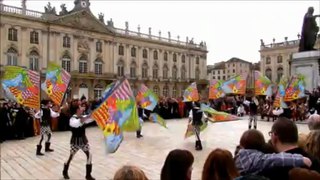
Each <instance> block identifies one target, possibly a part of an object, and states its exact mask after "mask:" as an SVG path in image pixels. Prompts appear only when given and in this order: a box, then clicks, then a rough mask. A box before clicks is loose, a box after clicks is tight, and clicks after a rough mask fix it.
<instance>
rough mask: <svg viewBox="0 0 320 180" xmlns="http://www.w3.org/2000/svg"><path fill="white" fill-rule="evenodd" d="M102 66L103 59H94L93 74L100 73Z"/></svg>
mask: <svg viewBox="0 0 320 180" xmlns="http://www.w3.org/2000/svg"><path fill="white" fill-rule="evenodd" d="M102 66H103V61H102V60H101V59H100V58H98V59H96V60H95V61H94V73H95V74H102Z"/></svg>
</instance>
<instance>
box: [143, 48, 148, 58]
mask: <svg viewBox="0 0 320 180" xmlns="http://www.w3.org/2000/svg"><path fill="white" fill-rule="evenodd" d="M142 58H148V51H147V50H146V49H143V51H142Z"/></svg>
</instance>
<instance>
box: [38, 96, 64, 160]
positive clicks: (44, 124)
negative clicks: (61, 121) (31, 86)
mask: <svg viewBox="0 0 320 180" xmlns="http://www.w3.org/2000/svg"><path fill="white" fill-rule="evenodd" d="M41 104H42V106H43V107H42V108H41V111H39V112H37V113H36V114H35V115H34V117H35V118H37V119H40V135H41V139H40V142H39V144H38V145H37V153H36V155H40V156H43V155H44V154H42V153H41V148H42V145H41V144H42V141H43V136H44V135H47V137H48V139H47V141H46V143H45V152H52V151H53V149H50V139H51V134H52V132H51V128H50V124H49V122H50V120H51V118H56V117H59V116H60V113H58V112H55V111H53V110H52V109H51V107H52V104H51V102H50V101H48V100H42V102H41Z"/></svg>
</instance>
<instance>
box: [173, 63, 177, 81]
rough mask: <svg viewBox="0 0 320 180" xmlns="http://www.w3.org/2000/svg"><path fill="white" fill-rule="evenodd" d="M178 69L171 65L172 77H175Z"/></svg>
mask: <svg viewBox="0 0 320 180" xmlns="http://www.w3.org/2000/svg"><path fill="white" fill-rule="evenodd" d="M177 73H178V69H177V67H176V66H173V67H172V79H177Z"/></svg>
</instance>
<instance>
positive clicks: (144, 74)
mask: <svg viewBox="0 0 320 180" xmlns="http://www.w3.org/2000/svg"><path fill="white" fill-rule="evenodd" d="M141 70H142V72H141V74H142V78H144V79H145V78H148V64H147V63H143V65H142V69H141Z"/></svg>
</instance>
